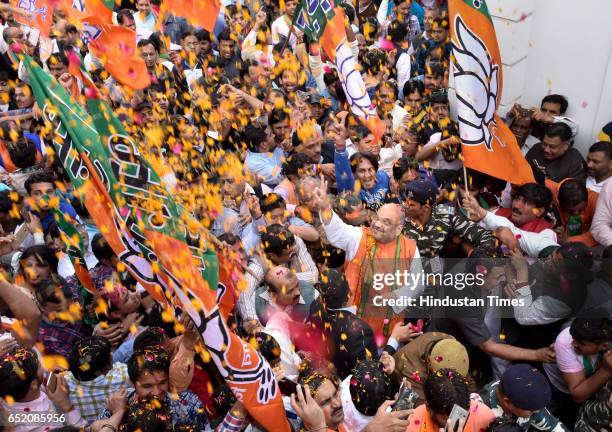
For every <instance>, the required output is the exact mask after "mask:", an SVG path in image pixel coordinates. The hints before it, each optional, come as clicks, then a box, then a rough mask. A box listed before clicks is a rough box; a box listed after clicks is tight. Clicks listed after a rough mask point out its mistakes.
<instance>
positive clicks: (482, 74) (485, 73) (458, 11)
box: [448, 0, 534, 185]
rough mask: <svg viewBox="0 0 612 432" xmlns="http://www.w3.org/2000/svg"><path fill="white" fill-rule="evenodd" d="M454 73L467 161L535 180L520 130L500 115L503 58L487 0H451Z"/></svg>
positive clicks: (517, 179) (507, 176)
mask: <svg viewBox="0 0 612 432" xmlns="http://www.w3.org/2000/svg"><path fill="white" fill-rule="evenodd" d="M448 10H449V17H450V27H451V39H452V47H453V56H452V59H453V66H454V68H453V76H454V78H455V91H456V93H457V113H458V116H459V135H460V137H461V144H462V153H463V161H464V164H465V166H466V167H468V168H472V169H475V170H477V171H480V172H483V173H485V174H488V175H490V176H493V177H497V178H501V179H504V180H506V181H509V182H510V183H513V184H517V185H521V184H525V183H532V182H534V178H533V173H532V171H531V167H530V166H529V164H528V163H527V160H525V158H524V157H523V155H522V154H521V150H520V148H519V146H518V144H517V142H516V138H515V136H514V134H513V133H512V132H511V131H510V129H509V128H508V126H507V125H506V124H505V123H504V122H503V120H502V119H501V118H500V117H499V116H498V115H497V114H496V111H497V107H498V106H499V101H500V100H501V92H502V62H501V56H500V54H499V47H498V45H497V38H496V36H495V29H494V28H493V22H492V21H491V16H490V15H489V10H488V8H487V4H486V2H485V0H449V2H448Z"/></svg>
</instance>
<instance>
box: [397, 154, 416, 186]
mask: <svg viewBox="0 0 612 432" xmlns="http://www.w3.org/2000/svg"><path fill="white" fill-rule="evenodd" d="M418 169H419V163H418V162H417V160H416V159H413V158H410V157H407V156H402V157H401V158H399V159H398V160H396V161H395V162H394V163H393V168H392V171H393V179H394V180H395V181H399V180H400V179H401V178H402V176H403V175H404V174H405V173H406V172H407V171H410V170H413V171H418Z"/></svg>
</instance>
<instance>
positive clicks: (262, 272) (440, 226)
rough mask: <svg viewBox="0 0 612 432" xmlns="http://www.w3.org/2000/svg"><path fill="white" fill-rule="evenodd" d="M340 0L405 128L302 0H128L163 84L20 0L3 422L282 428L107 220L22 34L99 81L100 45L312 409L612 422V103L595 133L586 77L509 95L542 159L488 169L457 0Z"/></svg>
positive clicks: (10, 148) (439, 426)
mask: <svg viewBox="0 0 612 432" xmlns="http://www.w3.org/2000/svg"><path fill="white" fill-rule="evenodd" d="M474 3H476V2H474ZM337 4H338V5H340V6H341V7H342V8H343V9H344V13H345V15H346V20H345V27H346V35H347V44H348V45H349V46H350V48H351V50H352V53H353V56H354V59H355V60H356V62H357V64H358V65H359V68H358V69H359V72H360V73H361V75H362V77H363V82H364V84H365V87H366V89H367V93H368V95H369V97H370V98H371V100H372V102H373V103H375V104H376V109H377V111H378V116H379V118H380V119H382V121H383V122H384V123H385V125H386V131H385V133H384V134H383V135H382V137H380V138H379V137H378V136H377V134H376V133H375V132H373V131H372V130H371V129H370V128H369V127H368V126H367V125H366V124H364V123H363V122H362V121H361V120H360V118H359V117H358V116H356V115H355V114H354V113H352V112H351V111H350V109H349V107H348V105H347V97H346V95H345V93H344V89H343V85H342V81H341V79H340V77H339V75H338V72H337V71H336V70H335V69H334V67H333V66H332V63H331V62H329V61H328V59H326V58H325V56H324V55H322V54H321V50H319V48H318V43H317V41H313V40H309V38H308V37H306V35H304V34H303V33H302V32H301V31H300V30H299V29H298V28H297V27H296V26H294V25H293V24H292V18H293V16H294V14H295V11H296V8H297V7H298V1H297V0H284V1H280V2H275V1H271V0H263V2H251V1H248V0H247V1H244V2H241V1H238V2H237V3H233V2H232V3H228V4H224V5H223V7H222V8H221V12H220V13H219V17H218V19H217V24H216V27H215V30H214V31H213V32H209V31H207V30H205V29H202V28H197V27H196V28H194V27H192V26H190V25H189V23H188V21H187V19H185V18H184V17H179V16H174V15H169V14H168V13H169V12H170V13H171V12H172V11H166V12H165V14H163V11H160V4H159V1H156V0H136V1H135V2H130V1H127V0H123V1H117V2H116V4H115V5H114V12H113V20H114V22H116V24H117V25H120V26H123V27H127V28H129V29H132V30H134V34H135V37H136V40H137V50H138V55H140V56H141V58H142V59H143V60H144V63H145V64H146V68H147V72H148V73H149V75H150V77H151V85H150V86H148V87H147V88H145V89H144V90H133V89H131V88H130V87H129V86H126V85H122V84H121V83H120V82H118V81H117V80H116V79H114V78H113V77H112V76H110V75H109V73H108V71H106V70H105V69H104V67H103V64H102V62H101V61H100V59H98V58H96V57H95V56H94V55H92V53H91V52H89V50H88V45H87V43H86V41H84V39H83V38H82V30H83V29H80V28H77V26H75V25H74V24H73V23H71V22H70V19H69V18H70V17H68V16H66V15H65V14H63V13H62V12H61V11H60V10H58V9H56V10H54V12H53V26H52V28H51V34H50V36H49V37H43V36H41V34H40V32H39V31H38V30H37V29H36V28H33V27H28V26H25V25H23V24H20V23H18V22H17V21H16V19H15V18H16V17H17V16H18V15H20V14H23V11H20V10H18V9H16V8H15V7H12V6H9V5H8V4H5V3H2V4H0V6H1V7H0V14H1V22H2V26H1V27H2V32H1V36H2V37H1V38H0V51H1V54H0V111H1V112H0V128H1V130H0V181H1V183H0V224H1V234H0V254H1V258H0V265H1V270H2V277H1V278H0V279H1V280H0V299H1V301H0V309H1V311H2V330H1V331H2V333H1V334H0V397H1V398H2V402H1V412H2V416H3V418H4V420H3V423H2V426H1V427H4V428H5V429H6V430H15V431H18V432H21V431H50V430H56V431H76V430H83V429H84V430H88V431H93V432H97V431H106V432H117V431H141V432H149V431H156V432H157V431H176V430H194V431H212V430H214V431H228V432H229V431H240V430H249V431H257V430H262V427H261V425H258V424H257V422H256V421H255V420H254V419H253V418H252V417H250V416H249V412H248V410H247V409H246V408H245V406H243V405H242V403H241V402H240V399H239V398H237V397H236V395H235V394H234V393H233V392H232V389H231V388H230V387H229V386H228V385H227V384H226V383H225V381H224V379H223V377H222V376H221V375H220V374H219V373H218V371H217V370H216V368H215V365H214V364H213V363H212V362H211V361H210V355H207V353H206V351H205V350H204V349H203V344H202V335H201V334H200V333H199V332H198V330H197V328H196V326H195V325H194V323H193V321H192V320H191V319H190V318H189V316H188V315H187V314H184V315H183V316H179V317H178V319H177V320H174V319H172V318H170V319H169V318H168V316H167V313H166V311H165V310H164V309H163V307H162V306H161V305H160V304H158V303H156V302H155V300H154V299H153V296H152V295H151V294H150V293H148V292H147V291H145V290H144V289H143V288H142V287H141V286H140V285H139V284H138V283H137V282H136V280H135V279H134V278H133V277H132V276H131V275H130V274H129V273H128V272H126V267H125V265H123V264H122V263H121V261H120V258H119V257H118V256H117V254H116V253H115V251H114V250H113V248H112V247H111V246H110V245H109V243H108V242H107V241H106V240H105V236H104V234H105V233H104V232H100V229H99V228H98V227H96V225H95V224H94V223H93V221H92V217H91V215H90V214H89V213H88V211H87V208H86V206H85V205H84V203H83V202H81V201H79V199H78V198H77V196H78V194H77V193H75V190H74V186H73V185H72V184H71V183H70V180H69V176H68V175H67V174H66V172H65V169H64V167H63V166H62V164H61V162H58V158H57V155H56V152H55V151H54V146H53V143H52V140H53V139H54V135H53V125H52V124H51V123H50V122H49V119H48V118H47V117H46V116H43V115H42V113H41V104H40V101H38V103H37V100H36V98H35V95H34V93H33V89H32V87H31V86H30V81H29V77H28V74H27V71H26V70H25V68H24V67H23V63H22V62H20V61H19V60H17V61H15V60H14V56H13V55H12V53H11V51H15V52H21V53H27V54H29V55H30V56H31V57H32V58H33V59H34V60H35V61H37V62H38V63H39V64H40V66H41V67H43V69H44V70H45V71H47V72H48V73H49V74H50V75H51V76H52V77H53V78H54V79H55V80H57V81H58V82H59V83H60V84H61V85H62V86H63V87H64V88H65V89H66V90H67V91H68V92H69V93H70V94H71V95H72V97H73V98H74V100H75V101H76V102H77V103H79V104H81V105H83V106H85V102H86V100H87V98H89V97H91V91H88V90H89V89H88V88H87V87H86V85H85V84H84V82H83V80H82V76H80V75H79V74H76V73H75V70H74V68H73V67H72V66H73V61H74V58H75V57H76V58H78V59H79V63H80V64H82V66H83V68H84V69H86V71H87V74H88V76H89V77H90V78H91V80H92V81H93V83H94V84H95V86H96V88H97V93H96V94H97V97H100V98H103V99H104V100H105V101H106V102H107V103H108V104H110V106H111V107H112V108H113V110H114V112H115V113H116V114H117V116H118V117H119V118H120V120H121V122H122V123H123V125H124V127H125V128H126V130H127V131H128V133H129V134H130V135H131V136H132V137H133V138H134V139H135V141H136V142H137V143H138V146H139V149H138V150H139V152H140V153H141V154H142V155H143V157H144V158H145V159H146V160H147V161H148V162H149V163H150V165H151V166H152V167H154V168H155V169H156V171H158V174H159V176H160V178H163V179H164V186H165V187H166V188H168V190H169V191H170V192H171V193H172V196H173V197H174V199H175V200H176V202H177V203H179V204H181V205H182V206H184V207H185V208H186V209H187V210H188V211H189V212H191V213H192V214H193V215H195V216H196V217H197V219H198V220H200V221H201V222H202V223H203V224H204V225H205V226H206V227H207V228H208V229H209V230H210V232H211V233H212V235H214V236H215V237H216V239H218V242H219V244H223V245H224V247H226V248H227V249H226V250H227V251H231V254H230V255H232V263H233V264H232V265H233V266H235V269H237V270H238V271H239V273H241V274H242V273H243V274H244V277H243V280H242V281H241V283H240V284H237V286H239V289H237V290H236V291H235V292H233V293H232V294H233V295H234V297H235V302H234V303H235V305H234V310H233V312H232V313H231V314H230V315H229V316H228V317H227V320H228V323H229V324H230V325H231V327H232V329H233V330H234V331H235V332H236V333H237V334H238V335H240V337H242V338H243V339H244V340H245V341H247V342H248V343H249V344H251V345H252V346H253V347H255V349H256V350H257V351H258V352H259V353H260V354H261V355H262V356H263V358H265V360H266V361H267V362H269V364H270V365H271V366H272V367H273V369H274V373H275V375H276V379H277V382H278V387H279V389H280V391H281V393H282V395H283V396H282V399H283V403H284V408H285V414H286V417H287V419H288V421H289V423H290V424H291V427H292V429H293V430H295V431H300V430H305V431H311V432H315V431H344V432H358V431H369V432H379V431H384V432H391V431H402V432H403V431H419V432H421V431H423V432H439V431H449V432H450V431H453V432H454V431H460V430H463V431H466V432H468V431H469V432H477V431H498V432H502V431H506V432H509V431H527V430H529V431H550V432H560V431H578V432H596V431H609V430H612V349H611V347H612V325H611V320H610V318H611V316H612V180H610V178H611V177H612V142H611V137H612V122H611V123H609V124H608V125H605V126H604V125H602V131H601V133H600V135H599V137H593V144H592V145H591V146H590V147H588V151H587V152H585V153H584V154H583V153H582V152H581V151H580V150H578V149H577V148H575V147H574V145H573V144H574V141H573V140H574V137H575V136H576V134H577V131H578V128H579V125H578V124H577V122H576V121H575V120H573V119H572V118H571V117H570V116H569V115H568V113H571V106H570V103H572V101H568V99H567V98H566V97H564V96H562V95H558V94H548V95H546V96H545V97H543V99H542V102H541V104H540V106H537V107H533V108H532V107H523V106H520V105H518V104H517V105H515V106H514V107H513V108H512V109H511V110H510V112H508V114H507V115H506V116H505V121H506V123H507V124H508V125H509V127H510V129H511V131H512V133H513V134H514V136H515V137H516V140H517V142H518V145H519V147H520V149H521V152H522V154H523V155H524V157H525V158H526V160H527V161H528V163H529V165H530V166H531V168H532V171H533V176H534V179H535V182H533V183H527V184H510V183H508V182H506V181H505V180H502V179H499V178H494V177H492V176H489V175H486V174H483V173H480V172H477V171H474V170H470V169H464V165H463V162H464V161H463V157H462V149H461V140H460V138H459V130H458V126H457V123H456V121H454V120H453V119H452V118H451V117H452V116H451V114H450V109H449V96H448V91H447V88H448V80H449V73H451V71H450V69H451V67H450V60H451V59H450V57H451V42H450V34H449V17H448V12H447V5H446V1H444V0H394V1H392V2H390V1H388V0H358V1H357V3H355V4H354V3H352V2H349V1H348V0H344V2H338V3H337ZM542 91H543V92H544V91H545V89H542ZM58 214H59V215H62V216H66V219H69V220H70V221H71V223H72V224H74V226H75V227H76V229H77V230H78V232H79V233H80V236H81V238H82V239H83V241H84V244H85V246H84V249H83V250H84V253H83V255H84V261H85V265H86V267H87V270H88V271H89V275H90V276H91V278H92V280H93V290H87V289H85V288H84V287H83V285H82V283H81V281H80V280H79V277H78V275H77V273H76V272H75V266H74V265H73V262H72V261H71V259H70V256H69V254H68V253H67V246H66V238H65V234H64V231H63V229H62V228H61V227H60V224H58V222H59V221H58V219H57V215H58ZM228 253H229V252H228ZM459 274H462V275H463V279H462V280H460V279H459V278H458V277H457V275H459ZM389 275H392V276H393V277H392V278H391V279H389V278H388V277H387V276H389ZM396 275H427V276H426V277H423V278H421V279H418V278H417V279H418V282H415V283H413V284H412V285H410V284H409V283H408V282H407V281H406V280H404V281H403V282H402V281H398V279H399V278H397V277H395V276H396ZM449 275H450V276H453V278H454V279H453V280H454V281H455V282H454V283H453V284H451V285H450V286H449V285H448V284H446V283H443V280H445V277H447V276H449ZM438 276H439V277H438ZM417 279H412V280H413V281H415V280H417ZM389 280H392V282H391V283H389V282H388V281H389ZM467 280H472V281H474V280H478V281H479V282H480V283H478V284H469V283H468V284H465V286H464V285H462V286H458V283H459V282H461V283H463V282H464V281H467ZM462 281H463V282H462ZM488 298H496V299H499V301H495V302H489V301H486V302H485V303H484V306H483V305H482V304H478V300H479V299H488ZM423 299H431V302H429V301H426V302H424V301H423ZM435 299H438V300H441V299H446V300H447V302H446V303H444V304H443V305H436V304H435V302H434V300H435ZM449 299H450V300H449ZM453 300H457V302H455V303H454V302H453ZM459 300H462V301H464V303H463V304H460V302H458V301H459ZM466 300H467V301H466ZM501 300H507V302H503V301H501ZM411 302H412V303H411ZM432 304H433V305H432ZM474 304H476V306H473V305H474ZM462 413H463V415H462ZM272 432H274V431H272Z"/></svg>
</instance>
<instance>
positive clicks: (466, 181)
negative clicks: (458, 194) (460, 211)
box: [463, 161, 470, 219]
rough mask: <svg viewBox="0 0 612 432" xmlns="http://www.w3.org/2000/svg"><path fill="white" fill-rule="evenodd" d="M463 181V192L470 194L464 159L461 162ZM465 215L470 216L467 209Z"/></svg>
mask: <svg viewBox="0 0 612 432" xmlns="http://www.w3.org/2000/svg"><path fill="white" fill-rule="evenodd" d="M463 183H464V185H465V194H466V195H467V196H470V189H469V188H468V177H467V168H466V167H465V161H464V164H463ZM467 217H468V219H469V218H470V211H469V210H467Z"/></svg>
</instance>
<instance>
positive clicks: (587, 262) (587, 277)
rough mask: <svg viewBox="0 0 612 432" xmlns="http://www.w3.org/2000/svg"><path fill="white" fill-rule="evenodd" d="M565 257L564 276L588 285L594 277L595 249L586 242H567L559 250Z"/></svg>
mask: <svg viewBox="0 0 612 432" xmlns="http://www.w3.org/2000/svg"><path fill="white" fill-rule="evenodd" d="M556 252H557V253H559V254H561V256H562V257H563V277H564V278H565V279H567V280H569V281H579V282H580V283H581V285H582V284H584V285H586V284H588V283H589V282H591V280H592V279H593V274H592V272H591V271H590V270H591V268H592V267H593V251H592V250H591V248H590V247H588V246H587V245H585V244H584V243H578V242H571V241H569V242H565V243H563V244H562V245H561V246H560V247H559V248H558V249H557V250H556ZM584 285H583V286H584Z"/></svg>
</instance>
